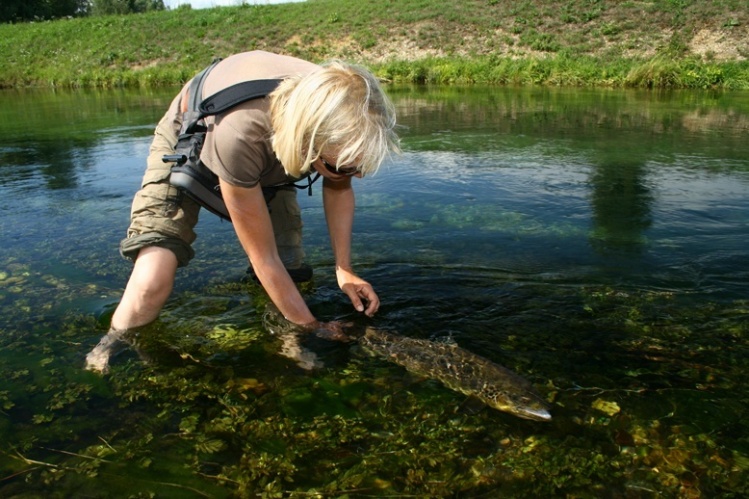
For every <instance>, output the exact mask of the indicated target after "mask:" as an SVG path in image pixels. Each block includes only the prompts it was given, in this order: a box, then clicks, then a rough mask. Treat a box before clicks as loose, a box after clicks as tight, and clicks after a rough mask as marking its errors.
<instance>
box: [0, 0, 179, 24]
mask: <svg viewBox="0 0 749 499" xmlns="http://www.w3.org/2000/svg"><path fill="white" fill-rule="evenodd" d="M165 8H166V7H165V6H164V0H3V8H2V9H0V22H3V23H8V22H11V23H14V22H24V21H42V20H45V19H59V18H62V17H82V16H89V15H94V16H97V15H98V16H103V15H109V14H131V13H137V12H146V11H149V10H164V9H165Z"/></svg>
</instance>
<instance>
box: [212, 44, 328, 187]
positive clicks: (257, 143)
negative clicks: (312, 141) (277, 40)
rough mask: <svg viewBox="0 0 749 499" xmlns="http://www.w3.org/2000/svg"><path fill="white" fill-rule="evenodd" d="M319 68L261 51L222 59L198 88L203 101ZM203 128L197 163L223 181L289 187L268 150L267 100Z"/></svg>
mask: <svg viewBox="0 0 749 499" xmlns="http://www.w3.org/2000/svg"><path fill="white" fill-rule="evenodd" d="M318 68H319V66H317V65H315V64H312V63H310V62H306V61H303V60H301V59H296V58H294V57H289V56H284V55H278V54H271V53H269V52H263V51H253V52H244V53H241V54H236V55H233V56H230V57H227V58H226V59H224V60H222V61H221V62H220V63H219V64H218V65H216V66H215V67H214V68H213V70H211V72H210V73H209V74H208V76H207V78H206V80H205V82H204V84H203V98H206V97H208V96H210V95H213V94H214V93H216V92H218V91H220V90H223V89H224V88H227V87H230V86H232V85H234V84H236V83H240V82H243V81H250V80H264V79H284V78H288V77H291V76H297V75H304V74H308V73H310V72H312V71H314V70H316V69H318ZM205 121H206V124H207V125H208V133H207V134H206V138H205V143H204V145H203V149H202V151H201V153H200V159H201V160H202V161H203V163H205V165H206V166H207V167H208V168H209V169H210V170H211V171H213V173H215V174H216V175H218V176H219V177H221V178H222V179H223V180H224V181H226V182H228V183H230V184H232V185H236V186H240V187H253V186H255V185H257V184H258V182H259V183H260V185H262V186H270V185H278V184H282V183H288V182H293V181H295V180H298V179H295V178H294V177H291V176H287V175H286V172H285V170H284V168H283V166H282V165H281V162H280V161H279V160H278V158H276V155H275V154H274V152H273V148H272V147H271V143H270V137H271V133H272V132H271V124H270V101H269V99H268V98H267V97H266V98H258V99H253V100H250V101H248V102H244V103H242V104H239V105H238V106H236V107H234V108H232V109H230V110H229V111H227V112H226V113H223V114H222V115H221V116H208V117H206V118H205Z"/></svg>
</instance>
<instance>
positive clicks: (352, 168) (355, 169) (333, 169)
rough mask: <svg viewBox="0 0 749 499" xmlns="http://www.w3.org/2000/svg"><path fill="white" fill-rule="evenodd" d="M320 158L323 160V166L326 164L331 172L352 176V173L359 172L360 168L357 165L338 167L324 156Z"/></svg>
mask: <svg viewBox="0 0 749 499" xmlns="http://www.w3.org/2000/svg"><path fill="white" fill-rule="evenodd" d="M320 160H321V161H322V164H323V166H325V168H327V169H328V171H329V172H331V173H335V174H337V175H346V176H351V175H356V174H357V173H358V172H359V168H358V167H356V166H349V167H344V168H336V167H335V166H333V165H331V164H330V163H328V162H327V161H325V160H324V159H323V158H320Z"/></svg>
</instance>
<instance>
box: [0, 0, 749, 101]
mask: <svg viewBox="0 0 749 499" xmlns="http://www.w3.org/2000/svg"><path fill="white" fill-rule="evenodd" d="M745 6H746V2H742V1H739V0H724V1H714V2H709V8H708V7H707V6H706V5H705V2H698V1H694V0H655V1H652V2H632V1H627V2H605V1H602V0H568V1H565V2H543V1H540V0H529V1H526V2H505V1H499V0H466V1H465V2H443V3H441V4H440V6H439V8H438V9H437V8H434V2H432V1H426V0H391V1H378V2H363V1H355V2H351V1H349V0H309V1H307V2H302V3H291V4H278V5H263V4H260V5H254V4H253V5H249V4H245V5H240V6H236V7H217V8H212V9H204V10H193V9H190V8H178V9H175V10H172V11H162V12H148V13H144V14H136V15H127V16H103V17H88V18H80V19H62V20H57V21H44V22H37V23H24V24H17V25H11V24H6V25H0V53H2V54H3V61H2V64H0V87H18V86H64V87H78V86H86V87H90V86H96V87H111V86H157V85H165V84H175V83H180V82H183V81H185V80H186V79H187V78H189V77H190V76H191V75H193V74H195V73H196V72H197V71H198V70H200V69H201V68H202V67H204V66H205V65H206V64H207V63H208V62H210V61H211V60H212V59H213V58H214V57H225V56H228V55H230V54H232V53H235V52H241V51H245V50H252V49H263V50H269V51H273V52H281V53H285V54H290V55H293V56H297V57H302V58H306V59H309V60H312V61H315V62H320V61H323V60H327V59H331V58H343V59H346V60H352V61H354V62H360V63H364V64H366V65H370V66H371V65H374V66H376V67H377V68H378V70H379V72H380V74H381V75H382V76H384V77H391V78H392V79H395V80H397V81H405V82H409V83H419V82H434V83H471V82H481V83H490V84H542V85H588V86H591V85H595V86H637V87H653V86H655V87H660V86H664V87H686V88H707V87H719V88H731V89H734V88H748V87H749V84H748V83H747V82H748V81H749V64H748V63H747V62H746V61H745V59H746V56H747V55H749V47H747V46H746V44H745V43H744V44H743V45H742V43H741V41H740V40H738V41H736V50H737V51H738V54H739V56H738V57H739V58H741V59H742V60H732V61H726V60H725V59H720V58H718V57H717V56H716V54H713V53H709V54H707V55H706V56H705V57H698V56H696V55H695V54H693V53H691V52H690V45H689V42H690V41H691V39H692V37H693V36H694V34H695V33H696V32H698V31H699V30H701V29H711V30H715V31H718V30H720V32H721V33H722V34H723V35H724V36H723V37H724V38H726V39H730V38H731V37H732V36H733V35H735V34H736V33H738V31H737V30H738V29H741V27H742V26H745V25H746V24H747V23H749V11H747V9H745V8H744V7H745ZM734 38H735V37H734ZM742 61H743V62H742Z"/></svg>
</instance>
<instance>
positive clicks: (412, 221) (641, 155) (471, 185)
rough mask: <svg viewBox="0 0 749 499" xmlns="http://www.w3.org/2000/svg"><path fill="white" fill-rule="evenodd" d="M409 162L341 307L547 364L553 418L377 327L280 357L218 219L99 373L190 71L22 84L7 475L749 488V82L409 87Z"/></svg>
mask: <svg viewBox="0 0 749 499" xmlns="http://www.w3.org/2000/svg"><path fill="white" fill-rule="evenodd" d="M390 91H391V95H392V97H393V99H394V101H395V103H396V106H397V109H398V115H399V120H400V122H401V124H402V126H403V128H402V130H401V135H402V138H403V149H404V153H403V154H402V155H401V156H398V157H395V158H393V159H392V161H390V162H388V163H387V164H386V165H385V166H384V167H383V168H382V170H381V171H380V172H379V173H378V174H377V175H375V176H372V177H371V178H366V179H364V180H363V181H358V182H356V190H357V215H356V223H355V239H354V253H355V265H356V268H357V270H358V271H359V273H360V274H361V275H362V276H364V277H366V278H367V279H368V280H370V282H372V283H373V285H374V286H375V289H376V290H377V291H378V293H379V295H380V297H381V299H382V301H383V305H382V307H381V310H380V313H379V314H378V316H377V317H376V318H374V319H372V320H365V319H364V318H362V317H357V316H356V314H355V313H353V312H352V311H351V310H350V307H349V306H348V304H347V303H346V300H344V297H343V296H342V295H341V293H340V292H339V291H338V290H337V288H336V286H335V281H334V276H333V272H332V253H331V251H330V249H329V247H328V241H327V235H326V232H325V224H324V217H323V213H322V208H321V202H320V197H319V194H320V193H319V190H317V191H315V192H314V195H313V196H311V197H307V196H306V195H301V196H300V202H301V204H302V208H303V214H304V221H305V244H306V250H307V253H308V259H309V261H310V263H311V264H313V266H314V267H315V269H316V277H315V281H314V283H313V285H312V286H308V287H306V288H305V290H304V291H305V294H306V296H307V298H308V301H309V303H310V306H311V307H312V309H313V311H314V312H315V313H316V314H317V315H318V316H319V317H320V318H321V319H323V320H327V319H334V318H340V319H346V320H351V321H353V322H355V323H357V324H358V325H364V324H371V325H373V326H376V327H381V328H386V329H390V330H393V331H396V332H398V333H399V334H402V335H405V336H413V337H424V338H430V339H434V340H439V341H442V340H447V339H450V340H452V341H455V342H457V343H458V344H459V345H460V346H462V347H463V348H465V349H467V350H469V351H472V352H474V353H478V354H480V355H483V356H485V357H487V358H489V359H491V360H493V361H495V362H497V363H500V364H502V365H505V366H506V367H508V368H510V369H512V370H514V371H515V372H517V373H519V374H521V375H523V376H524V377H526V378H527V379H529V380H531V381H532V382H533V383H534V384H535V385H536V387H537V388H538V390H539V391H540V392H541V393H542V394H543V395H544V396H545V397H547V398H548V399H549V400H550V402H551V403H552V407H553V409H552V412H553V416H554V419H553V421H552V422H551V423H534V422H528V421H524V420H520V419H517V418H514V417H513V416H511V415H507V414H503V413H500V412H497V411H494V410H491V409H486V408H479V407H476V406H475V405H474V404H472V403H471V402H470V401H467V400H466V399H465V397H464V396H462V395H459V394H456V393H453V392H451V391H449V390H447V389H446V388H444V387H442V386H441V385H439V384H437V383H435V382H431V381H428V380H427V381H424V380H419V379H414V378H413V377H412V376H410V375H408V374H407V373H406V371H405V370H403V369H402V368H400V367H398V366H395V365H393V364H390V363H388V362H387V361H385V360H384V359H378V358H370V357H366V356H364V355H362V354H361V352H359V351H358V350H357V349H356V348H355V347H354V348H352V347H350V346H341V345H338V344H327V343H325V342H313V343H312V344H310V345H309V348H310V349H312V350H314V351H315V352H316V353H317V355H318V356H319V357H320V358H321V359H322V360H323V361H324V363H325V367H324V368H323V369H320V370H318V371H315V372H311V373H310V372H306V371H304V370H301V369H299V368H298V367H297V366H296V365H295V364H294V363H293V362H291V361H290V360H288V359H286V358H284V357H282V356H280V355H279V354H278V351H279V348H280V345H279V340H278V339H277V338H275V337H273V336H272V335H270V334H269V333H268V332H267V331H265V330H264V328H263V326H262V321H261V317H262V313H263V310H264V305H265V303H266V302H267V298H265V297H264V294H263V292H262V290H261V289H260V288H259V287H257V286H255V285H252V284H243V283H242V282H241V278H242V276H243V274H244V271H245V268H246V259H245V257H244V255H243V253H242V251H241V248H240V247H239V244H238V243H237V241H236V237H235V236H234V234H233V231H232V227H231V225H230V224H228V223H224V222H221V221H219V220H218V219H217V218H216V217H214V216H213V215H210V214H208V213H205V214H203V215H202V218H201V221H200V224H199V227H198V234H199V239H198V241H197V242H196V245H195V249H196V252H197V255H198V256H197V258H196V259H195V260H194V261H193V262H192V263H191V264H190V266H189V267H188V268H186V269H183V270H180V273H179V274H178V279H177V283H176V288H175V291H174V294H173V297H172V299H171V300H170V302H169V304H168V305H167V307H166V309H165V310H164V312H163V314H162V317H161V318H160V320H159V321H158V322H157V323H155V324H154V325H152V326H151V327H150V328H148V330H147V331H144V332H143V336H144V337H143V338H142V341H143V348H144V350H146V351H147V352H148V354H149V358H150V361H148V362H146V361H144V360H142V359H141V358H139V356H138V355H136V354H135V353H134V352H125V353H124V354H123V355H121V356H120V357H118V358H117V359H115V361H114V363H113V369H112V372H111V373H110V374H109V375H107V376H105V377H100V376H96V375H93V374H91V373H87V372H84V371H82V369H81V367H82V365H83V357H84V355H85V353H86V352H87V351H88V350H89V349H90V348H91V347H92V346H93V345H94V344H95V343H96V341H97V340H98V338H99V337H100V336H101V335H102V334H103V333H104V332H105V331H106V328H107V321H108V316H109V314H111V312H112V310H113V307H114V306H115V304H116V303H117V300H118V299H119V296H120V293H121V290H122V288H123V286H124V284H125V282H126V280H127V277H128V273H129V270H130V265H129V264H128V263H127V262H126V261H124V260H122V259H121V258H120V257H119V255H118V253H117V245H118V242H119V240H120V238H121V237H122V236H123V234H124V230H125V228H126V225H127V219H128V212H129V205H130V201H131V197H132V194H133V192H134V191H135V189H137V187H138V184H139V182H140V177H141V175H142V171H143V168H144V160H145V157H146V155H147V152H148V146H149V143H150V135H151V133H152V129H153V126H154V124H155V122H156V121H157V120H158V119H159V118H160V116H161V114H162V113H163V111H164V109H166V107H167V106H168V103H169V101H170V100H171V98H172V94H173V90H169V89H166V90H157V91H146V92H137V91H106V92H84V91H80V92H50V91H36V92H34V91H28V92H12V91H6V92H3V93H0V103H1V104H2V105H0V117H1V118H2V120H0V131H2V134H0V168H1V169H2V176H1V177H0V213H2V217H0V238H1V239H0V241H1V242H2V244H0V308H1V309H2V310H1V312H2V313H1V314H0V379H2V380H3V381H2V384H1V385H0V442H3V444H2V446H0V495H3V496H9V497H12V496H33V495H34V494H39V495H46V496H50V495H54V496H60V497H69V496H72V495H75V494H80V495H91V496H107V495H114V496H117V495H128V496H136V497H139V496H145V495H149V494H157V495H159V496H167V497H170V496H175V497H191V496H196V497H200V496H209V497H225V496H248V495H256V494H259V495H268V496H271V495H273V494H284V493H285V494H294V493H299V494H301V493H302V492H307V493H311V492H318V493H321V494H327V495H334V496H337V495H344V494H346V493H349V494H351V495H354V496H355V495H357V494H359V495H390V496H398V495H417V496H444V495H464V496H480V495H485V496H489V497H491V496H493V495H496V493H497V491H500V490H501V491H504V492H505V493H507V494H510V495H511V496H516V497H517V496H529V495H538V494H545V495H546V496H549V495H564V494H567V495H575V496H579V497H607V496H612V497H613V496H622V495H626V496H632V497H650V496H656V495H666V496H689V497H699V496H704V497H715V496H716V495H724V496H726V497H731V496H741V495H743V494H746V493H747V492H749V486H747V485H746V484H747V483H749V479H748V477H749V419H748V415H747V409H748V408H749V392H748V391H747V389H746V385H745V383H744V382H743V381H744V379H743V377H744V373H745V371H746V368H747V367H749V360H747V359H748V358H749V357H747V353H749V338H748V332H747V316H748V315H749V302H748V301H747V278H748V277H749V271H748V270H747V267H748V266H749V265H748V264H749V196H748V195H747V194H749V142H748V141H747V140H746V138H747V136H748V132H749V94H747V93H714V92H641V91H622V90H584V89H511V88H475V87H471V88H394V89H390Z"/></svg>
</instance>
